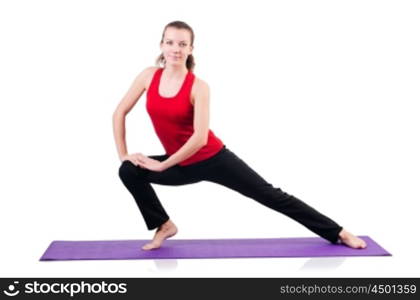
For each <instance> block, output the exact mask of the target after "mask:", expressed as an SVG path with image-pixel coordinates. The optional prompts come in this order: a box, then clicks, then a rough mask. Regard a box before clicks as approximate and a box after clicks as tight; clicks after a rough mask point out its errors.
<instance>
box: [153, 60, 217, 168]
mask: <svg viewBox="0 0 420 300" xmlns="http://www.w3.org/2000/svg"><path fill="white" fill-rule="evenodd" d="M162 72H163V68H159V69H158V70H156V72H155V73H154V75H153V78H152V81H151V83H150V86H149V89H148V90H147V101H146V110H147V112H148V114H149V116H150V119H151V120H152V123H153V127H154V129H155V132H156V134H157V136H158V138H159V139H160V141H161V143H162V146H163V148H164V149H165V151H166V154H167V155H172V154H173V153H175V152H176V151H178V149H179V148H181V147H182V146H183V145H184V144H185V143H186V142H187V140H188V139H189V138H190V137H191V135H192V134H193V132H194V124H193V123H194V106H193V105H192V104H191V102H190V96H191V88H192V85H193V82H194V79H195V75H194V74H193V73H192V72H191V71H188V73H187V75H186V76H185V78H184V82H183V84H182V86H181V88H180V90H179V91H178V93H177V94H176V95H175V96H174V97H163V96H161V95H160V94H159V83H160V78H161V76H162ZM223 145H224V144H223V142H222V141H221V140H220V139H219V138H218V137H216V136H215V135H214V133H213V132H212V130H210V129H209V131H208V140H207V144H206V145H205V146H203V147H202V148H200V150H198V151H197V152H196V153H194V154H193V155H192V156H190V157H188V158H187V159H185V160H184V161H182V162H180V163H179V165H181V166H186V165H189V164H192V163H195V162H198V161H201V160H204V159H207V158H210V157H212V156H213V155H215V154H216V153H217V152H219V151H220V150H221V149H222V148H223Z"/></svg>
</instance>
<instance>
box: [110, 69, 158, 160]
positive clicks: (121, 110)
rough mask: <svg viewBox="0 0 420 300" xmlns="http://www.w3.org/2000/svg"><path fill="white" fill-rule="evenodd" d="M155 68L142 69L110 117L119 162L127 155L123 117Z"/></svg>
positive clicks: (140, 94)
mask: <svg viewBox="0 0 420 300" xmlns="http://www.w3.org/2000/svg"><path fill="white" fill-rule="evenodd" d="M155 69H156V67H149V68H146V69H144V70H143V71H142V72H141V73H140V74H139V75H137V77H136V78H135V79H134V81H133V83H132V84H131V86H130V88H129V90H128V91H127V93H126V94H125V95H124V97H123V98H122V100H121V101H120V103H119V104H118V106H117V108H116V109H115V111H114V114H113V115H112V124H113V130H114V138H115V143H116V146H117V151H118V156H119V158H120V160H122V158H123V157H124V156H126V155H127V144H126V140H125V116H126V115H127V114H128V113H129V112H130V111H131V109H132V108H133V107H134V105H135V104H136V103H137V101H138V100H139V99H140V97H141V96H142V95H143V93H144V91H145V89H146V82H147V78H149V76H150V74H151V72H152V71H153V70H155Z"/></svg>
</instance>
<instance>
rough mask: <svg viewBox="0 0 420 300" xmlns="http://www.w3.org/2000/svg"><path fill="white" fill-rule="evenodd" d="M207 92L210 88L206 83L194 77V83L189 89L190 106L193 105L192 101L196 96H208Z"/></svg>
mask: <svg viewBox="0 0 420 300" xmlns="http://www.w3.org/2000/svg"><path fill="white" fill-rule="evenodd" d="M209 92H210V86H209V85H208V83H207V82H206V81H205V80H203V79H201V78H199V77H197V76H195V79H194V83H193V86H192V89H191V99H190V100H191V104H192V105H194V101H195V99H196V98H197V97H198V96H200V95H208V94H209Z"/></svg>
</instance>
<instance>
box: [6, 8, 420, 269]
mask: <svg viewBox="0 0 420 300" xmlns="http://www.w3.org/2000/svg"><path fill="white" fill-rule="evenodd" d="M0 3H1V4H0V38H1V47H0V53H1V55H0V82H1V83H0V84H1V86H0V100H1V102H0V122H1V123H0V128H1V129H0V130H1V141H2V146H1V148H0V149H1V150H0V151H1V156H0V170H1V171H0V172H1V173H0V176H1V189H0V197H1V202H0V205H1V207H0V228H1V247H0V276H10V277H13V276H15V277H17V276H22V277H23V276H64V277H66V276H101V277H117V276H129V277H131V276H133V277H143V276H147V277H149V276H150V277H160V276H162V277H168V276H169V277H186V276H194V277H199V276H201V277H213V276H214V277H226V276H245V277H248V276H256V277H259V276H263V277H271V276H276V277H277V276H296V277H300V276H302V277H307V276H322V277H339V276H419V271H418V270H419V262H418V261H419V260H418V259H417V258H416V254H417V253H418V252H419V251H420V249H419V248H420V247H419V242H418V238H417V230H418V228H419V217H418V208H419V204H418V201H419V196H420V192H419V189H418V183H419V178H420V177H419V175H420V174H419V170H420V160H419V155H418V153H420V142H419V134H418V129H419V127H420V120H419V105H418V101H419V100H420V97H419V96H420V91H419V82H420V73H419V70H420V59H419V55H418V54H419V53H420V42H419V28H420V19H419V18H418V16H419V15H420V9H419V4H418V2H416V1H366V0H364V1H252V2H250V1H225V2H224V3H223V4H222V2H221V1H220V2H216V1H207V2H204V1H181V0H178V1H2V2H0ZM174 20H182V21H185V22H187V23H188V24H189V25H190V26H192V28H193V29H194V32H195V34H196V40H195V49H194V55H195V58H196V62H197V66H196V69H195V74H196V76H198V77H199V78H201V79H203V80H205V81H206V82H207V83H208V84H209V85H210V90H211V98H210V103H211V109H210V128H211V129H212V130H213V131H214V133H215V134H216V135H217V136H218V137H219V138H220V139H222V141H223V142H224V143H225V144H226V146H227V147H228V148H229V149H230V150H231V151H233V152H234V153H235V154H237V155H238V156H239V157H241V158H242V159H243V160H244V161H245V162H247V163H248V164H249V165H250V166H251V167H252V168H254V169H255V170H256V171H257V172H258V173H259V174H260V175H261V176H263V177H264V178H265V179H266V180H267V181H269V182H270V183H272V184H273V185H275V186H278V187H281V188H282V189H283V190H284V191H286V192H288V193H290V194H293V195H295V196H296V197H298V198H300V199H301V200H303V201H305V202H307V203H308V204H310V205H311V206H313V207H315V208H316V209H318V210H319V211H321V212H322V213H324V214H326V215H328V216H329V217H331V218H332V219H334V220H335V221H337V222H338V223H339V224H341V225H342V226H344V227H345V228H347V229H348V230H349V231H351V232H353V233H354V234H356V235H369V236H370V237H372V238H373V239H374V240H375V241H376V242H378V243H379V244H380V245H381V246H383V247H384V248H385V249H387V250H388V251H389V252H391V253H392V254H393V256H392V257H349V258H275V259H270V258H263V259H207V260H198V259H182V260H160V261H159V260H125V261H124V260H120V261H70V262H69V261H65V262H39V261H38V260H39V258H40V257H41V255H42V254H43V253H44V251H45V249H46V248H47V247H48V245H49V244H50V242H51V241H53V240H100V239H104V240H112V239H148V238H151V237H152V236H153V231H148V230H147V229H146V226H145V223H144V221H143V218H142V216H141V214H140V211H139V210H138V208H137V206H136V204H135V201H134V199H133V198H132V196H131V195H130V194H129V192H128V190H126V188H125V187H124V186H123V184H122V182H121V181H120V179H119V177H118V168H119V165H120V162H119V159H118V155H117V151H116V147H115V143H114V138H113V133H112V113H113V111H114V109H115V108H116V106H117V104H118V103H119V101H120V100H121V98H122V96H123V95H124V94H125V92H126V91H127V89H128V88H129V86H130V85H131V83H132V81H133V80H134V78H135V76H136V75H137V74H138V73H139V72H140V71H141V70H143V69H144V68H145V67H147V66H151V65H153V64H154V60H155V58H156V57H157V56H158V55H159V53H160V52H159V45H158V43H159V41H160V37H161V34H162V30H163V27H164V26H165V25H166V24H167V23H169V22H171V21H174ZM126 125H127V143H128V149H129V152H142V153H144V154H147V155H151V154H163V153H164V152H163V147H162V146H161V144H160V142H159V140H158V139H157V137H156V135H155V133H154V131H153V128H152V125H151V122H150V119H149V117H148V115H147V113H146V111H145V95H143V97H142V98H141V99H140V100H139V101H138V103H137V105H136V106H135V107H134V109H133V110H132V111H131V112H130V114H129V115H128V116H127V124H126ZM154 187H155V190H156V192H157V194H158V195H159V197H160V199H161V201H162V203H163V205H164V206H165V208H166V210H167V212H168V213H169V215H170V217H171V219H172V220H173V221H174V222H175V223H176V224H177V226H178V229H179V233H178V235H177V236H176V237H174V238H179V239H190V238H191V239H204V238H264V237H267V238H268V237H269V238H275V237H312V236H316V235H315V234H314V233H312V232H310V231H308V230H307V229H306V228H305V227H303V226H302V225H300V224H299V223H297V222H295V221H293V220H291V219H289V218H288V217H286V216H284V215H281V214H279V213H277V212H275V211H273V210H270V209H268V208H266V207H264V206H262V205H260V204H259V203H257V202H255V201H253V200H252V199H250V198H245V197H244V196H242V195H240V194H238V193H236V192H234V191H231V190H229V189H226V188H225V187H222V186H219V185H216V184H213V183H208V182H202V183H198V184H194V185H187V186H181V187H169V186H160V185H154Z"/></svg>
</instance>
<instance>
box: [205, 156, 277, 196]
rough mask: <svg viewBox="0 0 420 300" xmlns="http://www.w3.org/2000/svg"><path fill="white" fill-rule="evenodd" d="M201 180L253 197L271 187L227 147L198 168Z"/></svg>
mask: <svg viewBox="0 0 420 300" xmlns="http://www.w3.org/2000/svg"><path fill="white" fill-rule="evenodd" d="M198 169H199V170H198V173H199V174H200V177H201V179H202V180H205V181H210V182H214V183H217V184H220V185H223V186H226V187H228V188H230V189H233V190H235V191H237V192H240V193H241V194H243V195H246V196H250V197H253V196H255V193H257V194H260V193H261V192H264V190H266V189H267V187H272V185H271V184H270V183H268V182H267V181H266V180H265V179H264V178H263V177H261V176H260V175H259V174H258V173H257V172H256V171H255V170H253V169H252V168H251V167H250V166H249V165H248V164H247V163H245V162H244V161H243V160H242V159H241V158H239V157H238V156H237V155H236V154H235V153H233V152H232V151H230V150H229V149H227V148H226V149H225V151H224V152H222V153H221V154H220V155H219V156H218V157H216V158H214V159H213V161H211V163H208V164H206V165H203V166H202V167H201V168H198Z"/></svg>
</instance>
